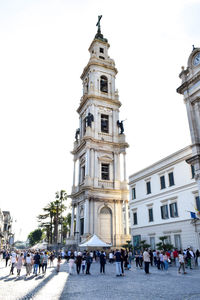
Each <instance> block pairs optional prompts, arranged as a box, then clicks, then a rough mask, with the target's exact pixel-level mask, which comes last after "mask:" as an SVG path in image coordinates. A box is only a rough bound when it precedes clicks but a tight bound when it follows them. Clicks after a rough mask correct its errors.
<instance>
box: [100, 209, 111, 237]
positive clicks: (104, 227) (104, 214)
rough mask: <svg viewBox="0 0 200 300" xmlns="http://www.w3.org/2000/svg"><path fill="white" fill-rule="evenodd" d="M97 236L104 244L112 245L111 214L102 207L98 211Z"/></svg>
mask: <svg viewBox="0 0 200 300" xmlns="http://www.w3.org/2000/svg"><path fill="white" fill-rule="evenodd" d="M99 226H100V227H99V235H100V237H101V239H102V240H103V241H105V242H106V243H112V212H111V210H110V208H109V207H106V206H104V207H103V208H102V209H101V210H100V219H99Z"/></svg>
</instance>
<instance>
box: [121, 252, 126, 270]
mask: <svg viewBox="0 0 200 300" xmlns="http://www.w3.org/2000/svg"><path fill="white" fill-rule="evenodd" d="M124 256H125V253H124V250H123V249H121V270H122V275H123V276H124V261H125V257H124Z"/></svg>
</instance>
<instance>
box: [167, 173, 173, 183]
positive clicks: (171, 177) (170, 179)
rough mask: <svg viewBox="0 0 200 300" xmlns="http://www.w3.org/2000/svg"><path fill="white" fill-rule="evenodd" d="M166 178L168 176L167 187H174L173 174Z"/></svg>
mask: <svg viewBox="0 0 200 300" xmlns="http://www.w3.org/2000/svg"><path fill="white" fill-rule="evenodd" d="M168 176H169V186H172V185H174V173H173V172H171V173H169V174H168Z"/></svg>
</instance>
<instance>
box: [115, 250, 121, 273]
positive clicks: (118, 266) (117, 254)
mask: <svg viewBox="0 0 200 300" xmlns="http://www.w3.org/2000/svg"><path fill="white" fill-rule="evenodd" d="M121 260H122V255H121V252H120V251H119V250H118V249H116V252H115V264H116V276H122V269H121Z"/></svg>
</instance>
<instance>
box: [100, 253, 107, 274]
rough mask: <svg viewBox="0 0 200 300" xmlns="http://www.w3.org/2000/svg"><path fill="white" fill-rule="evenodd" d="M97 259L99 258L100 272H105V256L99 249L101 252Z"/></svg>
mask: <svg viewBox="0 0 200 300" xmlns="http://www.w3.org/2000/svg"><path fill="white" fill-rule="evenodd" d="M99 260H100V273H102V272H103V273H104V274H105V264H106V256H105V254H104V252H103V251H101V254H100V256H99Z"/></svg>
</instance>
